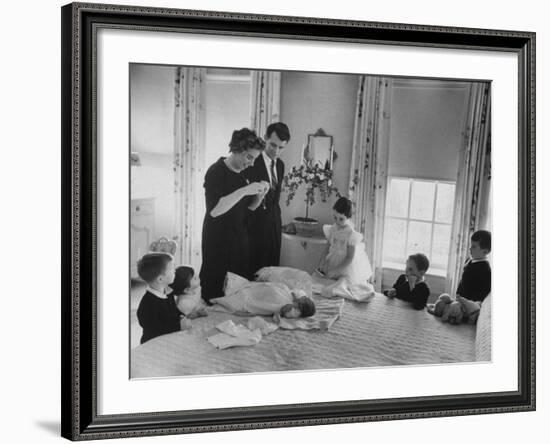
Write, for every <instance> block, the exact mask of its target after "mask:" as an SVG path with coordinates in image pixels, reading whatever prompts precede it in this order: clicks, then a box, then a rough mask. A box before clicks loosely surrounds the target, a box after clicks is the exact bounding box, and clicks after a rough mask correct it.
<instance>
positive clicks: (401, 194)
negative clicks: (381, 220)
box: [386, 178, 409, 217]
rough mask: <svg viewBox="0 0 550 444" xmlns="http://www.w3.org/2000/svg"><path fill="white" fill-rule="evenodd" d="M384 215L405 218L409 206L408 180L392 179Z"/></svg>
mask: <svg viewBox="0 0 550 444" xmlns="http://www.w3.org/2000/svg"><path fill="white" fill-rule="evenodd" d="M387 204H388V206H387V208H386V214H387V215H388V216H394V217H407V209H408V206H409V180H408V179H394V178H392V179H391V180H390V190H389V193H388V201H387Z"/></svg>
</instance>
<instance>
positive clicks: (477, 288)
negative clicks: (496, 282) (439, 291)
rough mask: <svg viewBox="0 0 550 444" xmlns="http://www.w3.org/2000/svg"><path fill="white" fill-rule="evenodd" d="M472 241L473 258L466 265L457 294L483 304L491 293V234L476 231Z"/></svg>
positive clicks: (471, 253) (484, 231) (471, 254)
mask: <svg viewBox="0 0 550 444" xmlns="http://www.w3.org/2000/svg"><path fill="white" fill-rule="evenodd" d="M470 241H471V243H470V256H471V257H470V259H468V260H467V261H466V264H465V265H464V270H463V271H462V277H461V278H460V282H459V284H458V288H457V289H456V293H457V296H462V297H464V298H466V299H469V300H471V301H474V302H483V299H485V298H486V297H487V295H488V294H489V293H490V292H491V265H489V261H488V260H487V256H488V255H489V253H490V252H491V233H490V232H489V231H486V230H479V231H476V232H475V233H474V234H472V237H471V238H470Z"/></svg>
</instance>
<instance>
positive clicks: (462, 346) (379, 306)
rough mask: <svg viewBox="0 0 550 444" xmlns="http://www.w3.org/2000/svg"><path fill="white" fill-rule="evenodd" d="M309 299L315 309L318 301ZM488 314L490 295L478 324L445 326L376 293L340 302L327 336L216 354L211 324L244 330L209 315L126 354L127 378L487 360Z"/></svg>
mask: <svg viewBox="0 0 550 444" xmlns="http://www.w3.org/2000/svg"><path fill="white" fill-rule="evenodd" d="M314 299H316V300H318V301H319V303H322V298H321V297H320V296H315V295H314ZM490 314H491V300H490V296H489V297H488V298H487V299H486V301H485V302H484V304H483V307H482V311H481V313H480V317H479V320H478V323H477V325H469V324H461V325H449V324H445V323H442V322H441V320H440V318H436V317H434V316H432V315H430V314H429V313H427V311H426V310H420V311H417V310H414V309H412V308H411V307H409V306H408V305H407V304H406V303H404V302H402V301H400V300H398V299H388V298H386V297H385V296H383V295H382V294H378V293H377V294H376V295H375V296H374V297H373V298H372V299H371V300H370V301H369V302H368V303H358V302H353V301H348V300H345V301H344V303H343V306H342V311H341V316H340V318H339V319H338V320H337V321H336V322H335V323H334V324H333V325H332V326H331V327H330V329H328V330H324V331H322V330H309V331H303V330H283V329H279V330H277V331H275V332H273V333H271V334H270V335H267V336H264V337H263V338H262V340H261V341H260V342H259V343H258V344H256V345H253V346H247V347H234V348H228V349H224V350H219V349H217V348H215V347H214V346H213V345H212V344H210V343H209V342H208V341H207V337H209V336H211V335H212V334H213V333H215V332H216V329H215V326H216V325H218V324H220V323H221V322H223V321H226V320H228V319H231V320H233V322H234V323H235V324H239V323H240V324H244V323H245V322H246V320H247V319H246V318H243V317H240V316H236V315H232V314H229V313H222V312H215V311H211V312H210V313H209V315H208V316H207V317H204V318H198V319H195V320H194V321H193V327H192V329H190V330H186V331H182V332H177V333H172V334H168V335H164V336H160V337H157V338H155V339H152V340H150V341H148V342H146V343H145V344H142V345H139V346H137V347H135V348H134V349H132V350H131V352H130V355H131V356H130V360H131V377H132V378H150V377H169V376H184V375H207V374H230V373H248V372H273V371H288V370H314V369H335V368H354V367H373V366H377V367H379V366H390V365H391V366H395V365H412V364H416V365H418V364H441V363H452V362H475V361H489V360H490V359H491V340H490V338H491V316H490ZM266 319H269V318H266Z"/></svg>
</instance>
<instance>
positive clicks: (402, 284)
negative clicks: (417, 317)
mask: <svg viewBox="0 0 550 444" xmlns="http://www.w3.org/2000/svg"><path fill="white" fill-rule="evenodd" d="M429 267H430V261H429V260H428V258H427V257H426V255H424V254H422V253H417V254H412V255H410V256H409V257H408V259H407V262H406V264H405V274H402V275H401V276H399V277H398V278H397V281H396V282H395V284H393V288H392V289H390V290H387V291H385V292H384V294H385V295H386V296H387V297H389V298H394V297H396V298H398V299H401V300H403V301H406V302H410V303H411V304H412V307H413V308H414V309H415V310H421V309H423V308H424V307H425V306H426V302H427V301H428V298H429V297H430V288H429V287H428V284H426V282H425V281H424V275H425V274H426V271H428V268H429Z"/></svg>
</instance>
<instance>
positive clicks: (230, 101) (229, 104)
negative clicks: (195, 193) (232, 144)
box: [204, 70, 250, 168]
mask: <svg viewBox="0 0 550 444" xmlns="http://www.w3.org/2000/svg"><path fill="white" fill-rule="evenodd" d="M224 71H225V74H226V76H228V75H229V74H230V72H231V71H229V70H224ZM235 74H236V75H235ZM235 74H234V75H233V78H231V77H225V78H224V77H220V76H218V77H217V78H216V77H214V76H210V75H207V81H206V87H205V89H206V94H205V96H206V100H205V109H204V111H205V121H206V130H205V150H206V151H205V154H206V159H205V164H206V168H208V167H209V166H210V165H211V164H212V163H214V162H215V161H216V160H218V159H219V158H220V157H221V156H227V155H228V154H229V141H230V140H231V135H232V133H233V131H234V130H236V129H241V128H243V127H248V126H250V76H246V75H245V76H243V74H248V71H237V72H236V73H235ZM237 75H238V76H239V78H235V77H237ZM243 77H244V78H243Z"/></svg>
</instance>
